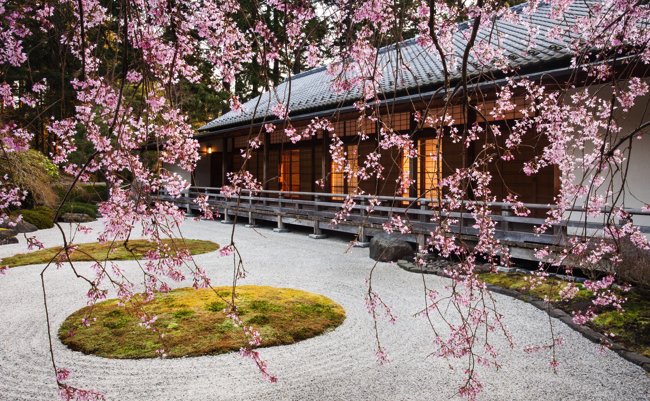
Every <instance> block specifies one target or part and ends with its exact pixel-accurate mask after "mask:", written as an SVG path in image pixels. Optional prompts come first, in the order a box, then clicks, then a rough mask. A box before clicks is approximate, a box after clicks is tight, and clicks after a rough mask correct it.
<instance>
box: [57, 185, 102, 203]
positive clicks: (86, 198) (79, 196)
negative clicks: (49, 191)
mask: <svg viewBox="0 0 650 401" xmlns="http://www.w3.org/2000/svg"><path fill="white" fill-rule="evenodd" d="M68 189H69V185H57V186H56V188H55V190H56V193H57V194H58V196H59V201H61V200H63V197H64V196H65V194H66V193H67V192H68ZM107 199H108V186H107V185H105V184H104V183H96V184H77V185H76V186H75V187H74V188H73V189H72V191H71V192H70V195H69V196H68V199H67V200H66V202H78V203H89V204H97V203H99V202H103V201H106V200H107Z"/></svg>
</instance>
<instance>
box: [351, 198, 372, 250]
mask: <svg viewBox="0 0 650 401" xmlns="http://www.w3.org/2000/svg"><path fill="white" fill-rule="evenodd" d="M365 205H366V200H365V198H361V200H359V206H361V209H360V210H359V214H360V215H361V224H359V229H358V231H357V241H356V242H355V243H354V246H355V247H357V248H367V247H369V246H370V241H369V240H368V237H366V228H365V226H364V224H365V222H364V221H363V220H364V218H365V216H366V209H365V207H364V206H365Z"/></svg>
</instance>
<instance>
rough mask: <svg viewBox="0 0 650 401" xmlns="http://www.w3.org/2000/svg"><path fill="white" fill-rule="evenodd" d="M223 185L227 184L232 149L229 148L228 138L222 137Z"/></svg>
mask: <svg viewBox="0 0 650 401" xmlns="http://www.w3.org/2000/svg"><path fill="white" fill-rule="evenodd" d="M221 149H222V150H221V154H222V157H221V185H222V186H223V185H226V184H227V183H226V172H227V171H228V168H229V167H230V166H229V165H228V158H229V157H230V151H229V150H228V138H221Z"/></svg>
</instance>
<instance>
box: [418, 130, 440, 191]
mask: <svg viewBox="0 0 650 401" xmlns="http://www.w3.org/2000/svg"><path fill="white" fill-rule="evenodd" d="M419 148H420V149H418V155H419V156H420V160H419V163H418V165H419V167H420V169H419V170H420V171H419V174H418V180H417V188H418V194H419V195H420V196H422V197H423V198H428V199H435V198H437V197H438V176H439V173H440V171H441V169H442V141H440V138H423V139H421V140H420V143H419Z"/></svg>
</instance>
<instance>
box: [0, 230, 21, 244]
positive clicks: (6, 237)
mask: <svg viewBox="0 0 650 401" xmlns="http://www.w3.org/2000/svg"><path fill="white" fill-rule="evenodd" d="M17 243H18V238H16V230H14V229H11V228H0V245H6V244H17Z"/></svg>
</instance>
